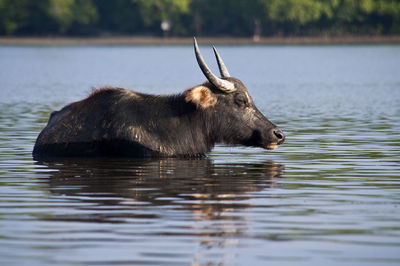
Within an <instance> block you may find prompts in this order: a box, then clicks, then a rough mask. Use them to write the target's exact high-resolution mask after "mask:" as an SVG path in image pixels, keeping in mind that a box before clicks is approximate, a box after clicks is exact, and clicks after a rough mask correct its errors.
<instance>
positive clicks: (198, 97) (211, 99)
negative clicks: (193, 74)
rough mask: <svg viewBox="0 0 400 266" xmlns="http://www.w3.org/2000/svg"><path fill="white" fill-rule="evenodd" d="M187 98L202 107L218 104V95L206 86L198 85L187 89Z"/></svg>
mask: <svg viewBox="0 0 400 266" xmlns="http://www.w3.org/2000/svg"><path fill="white" fill-rule="evenodd" d="M185 100H186V101H187V102H192V103H194V104H195V105H196V106H197V107H198V108H201V109H207V108H209V107H214V106H215V105H216V104H217V97H216V96H215V95H214V93H213V92H212V91H211V90H210V89H209V88H207V87H205V86H197V87H194V88H192V89H189V90H187V91H185Z"/></svg>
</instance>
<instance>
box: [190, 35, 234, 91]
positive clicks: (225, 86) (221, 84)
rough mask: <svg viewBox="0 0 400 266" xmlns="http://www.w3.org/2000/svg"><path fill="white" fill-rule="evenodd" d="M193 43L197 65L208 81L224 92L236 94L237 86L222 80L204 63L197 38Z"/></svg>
mask: <svg viewBox="0 0 400 266" xmlns="http://www.w3.org/2000/svg"><path fill="white" fill-rule="evenodd" d="M193 43H194V52H195V54H196V60H197V63H198V64H199V66H200V69H201V71H202V72H203V74H204V76H206V78H207V79H208V81H209V82H211V84H213V85H214V86H215V87H217V88H218V89H220V90H221V91H224V92H226V93H231V92H234V91H235V90H236V89H235V85H233V83H232V82H229V81H227V80H224V79H220V78H218V77H217V76H215V75H214V74H213V73H212V72H211V70H210V68H209V67H208V66H207V64H206V62H205V61H204V59H203V57H202V56H201V54H200V50H199V46H198V44H197V40H196V38H195V37H193Z"/></svg>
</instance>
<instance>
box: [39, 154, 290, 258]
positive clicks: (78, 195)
mask: <svg viewBox="0 0 400 266" xmlns="http://www.w3.org/2000/svg"><path fill="white" fill-rule="evenodd" d="M36 167H37V169H38V176H40V177H41V178H43V176H44V175H47V177H46V178H45V180H46V182H47V185H48V190H49V191H50V192H51V195H52V196H51V197H52V198H53V199H52V201H53V202H58V203H57V204H58V208H57V211H54V209H53V210H52V211H51V212H48V213H47V214H46V215H43V216H42V217H40V219H41V220H42V221H43V220H44V221H49V222H50V223H52V224H54V223H55V222H64V221H68V223H69V225H70V227H71V223H77V224H76V226H75V229H74V231H75V232H76V231H79V234H78V236H77V237H78V238H79V236H80V235H88V234H90V233H91V232H86V231H85V230H86V229H85V228H87V226H83V223H84V224H87V223H90V224H94V225H95V227H96V228H97V229H96V230H95V231H96V232H97V231H101V232H102V233H101V236H104V235H105V234H107V235H108V236H109V237H110V236H114V237H111V239H109V240H110V241H107V243H114V242H116V243H120V244H123V245H127V246H129V247H131V248H132V246H135V245H136V243H140V246H138V247H137V248H133V249H137V250H141V251H143V252H144V251H145V250H152V252H150V253H148V254H147V253H140V254H136V255H134V257H135V258H136V259H139V260H141V261H142V262H143V261H146V263H159V262H160V261H157V260H155V258H158V259H162V261H163V262H166V261H171V259H172V260H174V259H180V256H182V254H186V255H185V257H186V259H189V260H183V261H182V260H181V261H179V260H178V261H177V262H179V263H182V262H183V263H187V262H189V261H192V262H196V261H198V262H201V263H203V262H207V263H211V262H213V261H215V260H218V261H225V256H229V257H232V256H233V257H235V256H237V254H236V251H233V250H231V248H233V247H237V245H238V242H237V240H235V238H236V237H240V236H245V235H247V234H248V232H249V231H250V230H251V227H252V226H251V223H252V222H251V219H249V217H247V212H246V211H245V210H246V209H249V208H251V207H254V206H253V205H252V204H251V200H252V199H253V197H256V194H257V193H258V192H260V191H265V190H266V189H268V188H271V187H276V186H279V182H278V181H279V179H280V178H282V176H283V166H282V165H280V164H278V163H275V162H272V161H266V162H262V163H240V164H236V163H232V164H215V163H214V162H213V161H212V160H210V159H208V158H203V159H190V160H188V159H173V158H170V159H162V160H154V159H151V160H136V159H135V160H132V159H88V160H82V159H79V160H78V159H65V160H54V161H40V162H36ZM46 173H47V174H46ZM93 222H94V223H93ZM109 224H112V225H113V226H112V227H110V226H108V225H109ZM160 237H161V239H160ZM189 239H190V241H189ZM78 242H79V241H78ZM161 242H166V243H169V244H168V245H167V246H168V247H172V246H174V245H177V246H178V247H180V248H177V249H174V250H170V251H168V252H167V253H165V251H164V250H158V251H156V250H157V249H156V248H154V246H155V245H156V246H157V245H158V244H159V243H161ZM128 243H129V244H128ZM157 243H158V244H157ZM102 245H108V244H106V243H103V244H102ZM182 245H184V246H187V247H190V248H189V249H187V248H186V249H185V248H182ZM193 246H201V247H202V249H201V250H203V249H204V251H201V250H198V249H197V248H193ZM163 249H165V247H164V248H163ZM212 250H213V251H214V252H216V253H213V256H212V258H211V257H208V255H207V256H206V255H205V253H204V252H206V253H209V252H210V251H212ZM232 252H233V253H232ZM206 257H207V258H206ZM167 258H168V259H167ZM88 259H89V260H90V261H91V262H95V261H96V260H97V259H98V257H97V256H96V257H93V258H88Z"/></svg>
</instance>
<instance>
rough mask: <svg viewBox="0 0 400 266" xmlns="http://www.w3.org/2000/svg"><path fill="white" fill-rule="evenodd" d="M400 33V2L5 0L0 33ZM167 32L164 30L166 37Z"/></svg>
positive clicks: (0, 11) (0, 12) (0, 7)
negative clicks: (163, 27) (162, 27)
mask: <svg viewBox="0 0 400 266" xmlns="http://www.w3.org/2000/svg"><path fill="white" fill-rule="evenodd" d="M162 23H163V24H164V26H169V28H166V29H167V30H168V33H169V35H171V36H192V35H194V34H195V35H206V36H216V35H219V36H221V35H222V36H252V35H253V34H254V33H255V31H257V32H258V33H261V34H262V35H263V36H276V35H279V36H310V35H311V36H320V35H326V34H328V35H346V34H356V35H365V34H373V35H376V34H377V35H383V34H385V35H387V34H399V33H400V0H113V1H110V0H0V35H13V36H15V35H17V36H24V35H29V36H32V35H39V36H47V35H57V36H59V35H68V36H83V35H90V36H99V35H100V36H107V35H151V36H161V35H162V34H163V30H162V29H161V24H162ZM164 34H165V32H164Z"/></svg>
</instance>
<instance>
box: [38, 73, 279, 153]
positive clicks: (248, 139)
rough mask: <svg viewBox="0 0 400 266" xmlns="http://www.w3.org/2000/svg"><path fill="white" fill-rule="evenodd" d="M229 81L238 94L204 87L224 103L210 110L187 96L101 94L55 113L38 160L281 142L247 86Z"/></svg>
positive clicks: (105, 90)
mask: <svg viewBox="0 0 400 266" xmlns="http://www.w3.org/2000/svg"><path fill="white" fill-rule="evenodd" d="M229 79H231V81H232V82H234V83H235V86H236V87H237V88H238V90H237V92H235V93H231V94H227V93H223V92H220V91H219V90H217V89H216V88H215V87H213V86H212V85H211V84H210V83H208V82H207V83H205V84H203V85H204V86H207V87H209V88H210V89H211V90H212V91H213V93H215V94H214V95H216V97H217V99H218V102H217V104H216V105H215V106H214V107H210V108H207V109H205V110H203V109H200V108H197V107H196V105H195V104H194V103H192V102H190V101H189V102H188V101H187V100H186V99H185V94H178V95H170V96H159V95H146V94H140V93H134V92H131V91H128V90H126V89H121V88H111V87H110V88H103V89H99V90H97V91H95V92H94V93H92V94H91V95H90V96H89V97H88V98H86V99H84V100H82V101H79V102H75V103H71V104H69V105H67V106H65V107H64V108H62V109H61V110H60V111H56V112H53V113H52V114H51V116H50V119H49V121H48V124H47V126H46V127H45V128H44V129H43V130H42V132H41V133H40V134H39V136H38V138H37V141H36V144H35V147H34V150H33V156H34V157H56V156H62V157H70V156H132V157H199V156H204V154H206V153H207V152H209V151H210V150H211V149H212V147H213V146H214V145H215V143H218V142H224V143H228V144H242V145H247V146H257V147H264V146H265V145H267V144H268V143H271V142H276V139H274V135H273V134H272V133H271V132H272V131H271V130H272V129H274V128H276V126H275V125H274V124H272V123H271V122H269V121H268V120H267V119H266V118H265V117H264V116H263V115H262V114H261V113H260V112H259V111H258V110H257V108H256V107H255V106H254V103H253V102H252V101H250V102H248V101H247V100H246V99H247V98H246V97H244V93H245V91H247V90H246V89H245V87H244V85H243V84H242V83H241V82H240V81H239V80H236V79H233V78H229ZM246 108H247V109H246ZM248 108H252V110H253V109H254V110H253V111H252V112H251V114H252V115H251V117H246V115H247V113H249V112H247V111H246V110H248ZM247 116H248V115H247Z"/></svg>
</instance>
